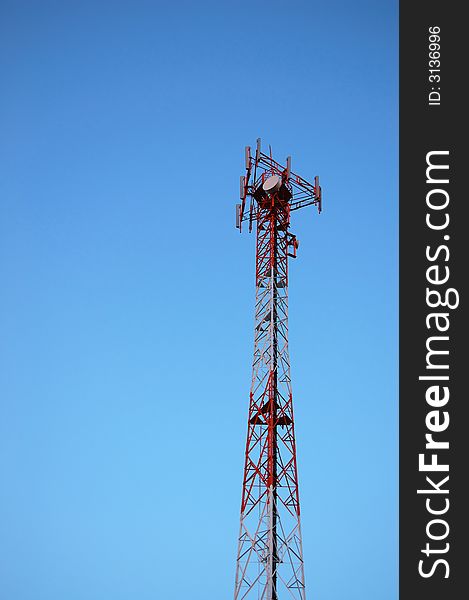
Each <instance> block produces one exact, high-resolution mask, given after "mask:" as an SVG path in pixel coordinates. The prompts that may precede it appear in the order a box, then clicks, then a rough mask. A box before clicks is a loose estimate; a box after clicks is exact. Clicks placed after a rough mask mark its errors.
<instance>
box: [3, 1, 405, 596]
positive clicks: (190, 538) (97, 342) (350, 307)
mask: <svg viewBox="0 0 469 600" xmlns="http://www.w3.org/2000/svg"><path fill="white" fill-rule="evenodd" d="M0 11H1V13H0V28H1V32H0V76H1V82H2V93H1V96H0V119H1V138H0V165H1V167H0V204H1V213H0V257H1V258H0V260H1V264H0V277H1V293H0V327H1V339H0V364H1V374H0V403H1V404H0V405H1V414H0V477H1V490H0V515H1V517H0V540H1V541H0V598H1V599H2V600H65V599H66V600H137V599H138V600H156V599H157V600H181V599H182V598H191V600H222V599H225V598H231V597H232V591H233V580H234V569H235V555H236V538H237V534H238V526H239V506H240V495H241V478H242V467H243V450H244V442H245V434H246V417H247V407H248V392H249V383H250V369H251V355H252V344H253V331H252V329H253V304H254V291H255V290H254V237H253V236H252V235H251V236H249V235H248V234H247V233H246V234H243V235H241V236H240V235H239V233H238V231H237V230H236V229H235V227H234V204H235V203H236V201H237V195H238V185H239V175H240V174H241V173H242V170H243V149H244V145H245V144H255V140H256V138H257V137H258V136H260V137H262V139H263V141H264V144H266V145H268V144H269V143H270V144H272V147H273V151H274V154H275V156H276V157H278V158H279V159H283V158H284V157H285V156H286V155H287V154H292V156H293V169H294V170H295V171H298V172H299V173H301V174H302V175H303V176H305V177H307V178H312V177H313V176H314V175H316V174H319V175H320V177H321V182H322V186H323V193H324V212H323V214H322V215H321V216H318V215H317V213H315V212H314V211H313V209H311V208H310V209H306V210H304V211H302V212H300V213H296V214H295V215H294V219H293V227H292V231H293V232H294V233H296V234H297V235H298V237H299V239H300V242H301V245H300V249H299V257H298V259H297V261H296V262H295V263H294V264H292V266H291V279H290V283H291V289H290V334H291V337H290V350H291V359H292V375H293V384H294V400H295V411H296V417H297V437H298V440H297V441H298V450H299V469H300V484H301V490H300V491H301V501H302V510H303V536H304V554H305V560H306V577H307V584H308V589H309V598H310V599H313V600H343V599H344V598H347V600H367V599H369V600H391V599H392V600H394V599H395V598H396V597H397V271H396V269H397V210H398V206H397V2H395V1H390V0H388V1H384V0H383V1H371V0H369V1H364V0H357V1H355V2H345V1H344V2H337V1H328V2H326V1H322V2H307V1H302V2H295V1H293V2H288V3H287V2H278V1H276V0H274V1H271V2H260V1H251V2H223V1H218V2H204V1H200V2H171V3H170V2H159V1H156V0H154V1H153V2H150V1H132V2H131V1H130V0H128V1H117V2H110V1H109V2H105V1H101V2H99V1H94V2H88V1H80V2H71V1H66V2H63V1H60V2H59V1H56V2H51V1H47V0H46V1H41V2H39V1H37V2H33V1H30V2H26V1H22V0H16V1H13V0H11V1H8V0H2V1H1V2H0Z"/></svg>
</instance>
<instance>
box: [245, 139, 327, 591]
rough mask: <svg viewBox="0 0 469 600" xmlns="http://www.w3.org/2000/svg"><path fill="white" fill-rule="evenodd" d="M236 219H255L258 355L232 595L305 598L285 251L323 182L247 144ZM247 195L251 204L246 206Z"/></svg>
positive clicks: (292, 251) (289, 253)
mask: <svg viewBox="0 0 469 600" xmlns="http://www.w3.org/2000/svg"><path fill="white" fill-rule="evenodd" d="M240 188H241V189H240V197H241V204H238V205H237V207H236V226H237V227H238V228H239V229H240V231H241V226H242V223H243V222H245V221H247V222H248V223H249V230H250V231H251V230H252V227H253V224H254V223H255V224H256V232H257V235H256V312H255V315H256V316H255V334H254V340H255V341H254V360H253V367H252V383H251V393H250V401H249V417H248V433H247V442H246V457H245V466H244V478H243V493H242V501H241V525H240V533H239V540H238V558H237V567H236V583H235V593H234V598H235V600H241V599H242V598H249V599H254V598H256V599H258V600H283V599H287V598H295V599H297V600H305V598H306V596H305V579H304V566H303V550H302V541H301V527H300V500H299V495H298V473H297V465H296V445H295V422H294V418H293V403H292V390H291V379H290V359H289V355H288V259H289V257H292V258H294V257H295V256H296V250H297V248H298V241H297V239H296V237H295V236H294V235H293V234H292V233H291V232H290V231H289V229H290V214H291V212H292V211H294V210H297V209H299V208H303V207H305V206H309V205H315V206H317V208H318V210H319V212H321V188H320V187H319V182H318V178H317V177H315V179H314V185H311V184H310V183H308V182H307V181H305V180H304V179H303V178H302V177H300V176H299V175H296V174H295V173H293V172H292V171H291V161H290V157H288V158H287V161H286V166H282V165H280V164H279V163H278V162H276V161H275V160H273V158H272V153H271V152H270V154H269V155H266V154H264V153H263V152H262V151H261V147H260V140H257V148H256V153H255V156H252V155H251V149H250V148H249V147H247V148H246V175H244V176H242V177H241V185H240ZM248 198H249V199H250V203H249V204H250V206H249V209H248V208H247V207H246V202H247V199H248Z"/></svg>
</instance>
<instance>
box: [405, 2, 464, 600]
mask: <svg viewBox="0 0 469 600" xmlns="http://www.w3.org/2000/svg"><path fill="white" fill-rule="evenodd" d="M463 7H464V4H463V3H457V2H449V1H446V2H435V1H433V0H432V1H427V2H421V3H417V2H401V5H400V599H401V600H416V599H420V598H422V599H423V598H424V599H425V600H433V599H435V600H436V599H438V600H442V599H444V600H453V598H454V599H456V598H458V600H459V599H460V598H461V597H464V595H465V594H466V593H467V592H465V591H463V590H465V589H466V585H465V578H467V577H468V576H469V567H468V566H466V564H465V563H466V562H467V561H466V560H465V557H466V554H467V550H466V543H467V539H466V536H465V533H463V528H464V530H465V532H466V530H467V527H466V525H467V521H466V517H465V512H466V511H468V510H469V508H468V498H467V496H466V493H465V491H464V483H465V479H466V477H467V475H466V473H467V470H468V469H467V466H466V464H465V460H466V457H469V423H468V421H467V420H465V414H466V410H465V407H466V405H467V404H468V403H469V398H468V393H467V390H466V385H465V382H464V379H465V378H466V377H469V357H468V359H466V356H467V354H468V351H467V342H466V340H465V337H466V336H467V328H465V327H464V325H463V322H464V320H467V311H466V294H465V291H464V290H463V287H464V288H465V281H466V280H467V277H468V274H469V268H468V265H467V262H468V260H469V250H468V245H469V217H467V213H468V210H467V208H468V207H469V197H468V193H467V191H465V190H463V185H462V181H463V179H464V178H465V177H466V174H467V173H468V172H469V169H468V167H467V166H466V165H465V164H464V163H465V159H466V155H467V150H466V148H465V143H464V142H463V140H464V138H465V130H466V129H467V127H466V123H467V120H468V119H467V114H466V113H467V109H466V110H465V111H463V101H464V98H463V89H464V88H466V87H467V82H466V80H467V73H468V65H467V64H466V63H467V56H468V52H467V49H466V43H467V39H468V35H467V23H465V20H464V18H463V15H462V8H463ZM464 313H465V314H464ZM465 361H466V362H467V364H464V362H465ZM463 413H464V414H463ZM466 487H467V486H466ZM463 563H464V564H463ZM457 590H458V592H457Z"/></svg>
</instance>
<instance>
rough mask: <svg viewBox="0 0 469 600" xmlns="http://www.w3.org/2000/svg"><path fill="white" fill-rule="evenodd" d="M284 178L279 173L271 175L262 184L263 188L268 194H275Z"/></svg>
mask: <svg viewBox="0 0 469 600" xmlns="http://www.w3.org/2000/svg"><path fill="white" fill-rule="evenodd" d="M281 185H282V178H281V177H280V176H279V175H271V176H270V177H268V178H267V179H266V180H265V181H264V183H263V184H262V189H263V190H264V192H267V193H268V194H273V193H274V192H277V191H278V190H279V189H280V186H281Z"/></svg>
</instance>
